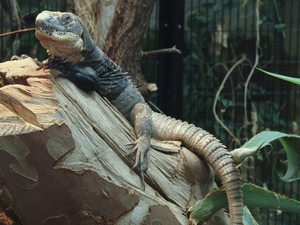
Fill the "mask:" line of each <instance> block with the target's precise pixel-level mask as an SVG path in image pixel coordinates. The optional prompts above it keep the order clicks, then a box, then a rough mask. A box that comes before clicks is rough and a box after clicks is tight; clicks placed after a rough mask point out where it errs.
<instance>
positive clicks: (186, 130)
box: [152, 113, 244, 225]
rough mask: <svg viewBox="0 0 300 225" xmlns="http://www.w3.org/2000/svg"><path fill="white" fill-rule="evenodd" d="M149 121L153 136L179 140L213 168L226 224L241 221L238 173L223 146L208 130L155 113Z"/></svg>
mask: <svg viewBox="0 0 300 225" xmlns="http://www.w3.org/2000/svg"><path fill="white" fill-rule="evenodd" d="M152 121H153V125H154V126H153V133H152V136H153V137H154V138H157V139H160V140H180V141H182V142H183V143H184V145H185V146H186V147H187V148H189V149H190V150H191V151H192V152H194V153H195V154H196V155H198V156H200V157H202V158H204V159H205V160H206V162H207V163H208V164H209V165H210V166H211V167H212V168H213V169H214V171H215V172H216V174H217V175H218V176H219V177H220V179H221V182H222V185H223V186H224V189H225V191H226V194H227V199H228V205H229V214H230V225H242V224H243V222H242V215H243V206H244V202H243V192H242V187H241V181H240V175H239V172H238V170H237V168H236V165H235V163H234V161H233V159H232V157H231V154H230V153H229V152H228V150H227V149H226V147H225V146H224V145H222V144H221V143H220V141H219V140H218V139H217V138H215V137H214V136H213V135H212V134H210V133H208V132H207V131H205V130H203V129H201V128H199V127H196V126H194V125H192V124H189V123H187V122H182V121H181V120H176V119H174V118H171V117H167V116H165V115H162V114H159V113H153V115H152Z"/></svg>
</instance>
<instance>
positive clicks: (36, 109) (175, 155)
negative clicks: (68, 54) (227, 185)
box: [0, 58, 228, 225]
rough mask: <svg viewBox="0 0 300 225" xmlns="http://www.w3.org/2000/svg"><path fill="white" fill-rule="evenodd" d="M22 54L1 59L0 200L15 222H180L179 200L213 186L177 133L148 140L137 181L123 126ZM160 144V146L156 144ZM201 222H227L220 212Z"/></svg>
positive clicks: (129, 132) (89, 96)
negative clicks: (146, 164)
mask: <svg viewBox="0 0 300 225" xmlns="http://www.w3.org/2000/svg"><path fill="white" fill-rule="evenodd" d="M37 68H38V66H37V65H36V64H35V62H34V60H32V59H30V58H28V59H24V60H20V61H9V62H4V63H1V64H0V75H1V77H2V79H3V84H5V85H4V86H3V87H1V88H0V178H1V179H0V184H1V186H0V187H1V189H0V200H1V202H2V203H5V205H6V210H7V211H9V212H10V213H13V214H15V215H16V216H17V217H18V218H19V219H20V220H21V222H22V224H30V225H35V224H39V225H40V224H44V225H46V224H47V225H48V224H72V225H73V224H188V221H187V219H186V216H185V212H186V209H187V208H188V207H190V206H191V205H193V204H195V202H196V201H197V200H199V199H202V198H203V196H204V195H205V194H207V193H208V192H209V191H211V190H213V189H215V188H216V185H215V183H214V181H213V173H212V171H211V169H210V168H209V167H208V166H207V165H206V164H205V163H204V162H203V161H202V160H200V159H199V158H197V157H196V156H195V155H194V154H193V153H191V152H190V151H189V150H187V149H186V148H184V147H182V146H181V143H179V142H160V141H157V140H152V143H151V144H152V149H151V163H150V168H149V170H148V171H147V173H146V177H145V178H146V187H145V190H142V186H141V180H140V177H139V171H138V170H134V171H133V170H131V169H130V168H131V167H132V165H133V163H134V156H129V157H124V155H126V154H127V152H128V148H127V147H126V144H128V143H131V142H132V141H134V140H135V134H134V131H133V129H132V127H131V125H130V124H129V123H128V122H127V120H125V119H124V118H123V116H122V115H121V114H120V113H119V112H118V111H117V110H116V109H115V108H114V107H113V106H111V104H110V103H109V102H108V101H107V100H106V99H103V98H102V97H100V96H99V95H98V94H97V93H94V92H93V93H85V92H82V91H81V90H79V89H78V88H77V87H76V86H74V84H73V83H71V82H70V81H68V80H66V79H62V78H54V77H55V76H56V74H57V71H47V70H43V69H41V70H37ZM155 149H158V150H159V151H156V150H155ZM207 224H228V218H227V216H226V215H225V213H224V212H223V211H220V212H218V213H217V214H216V215H215V216H214V217H212V218H211V219H210V220H209V221H208V223H207Z"/></svg>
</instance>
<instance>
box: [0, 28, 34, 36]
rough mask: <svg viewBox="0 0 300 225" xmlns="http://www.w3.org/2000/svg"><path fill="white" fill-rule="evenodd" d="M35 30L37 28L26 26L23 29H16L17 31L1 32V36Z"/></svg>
mask: <svg viewBox="0 0 300 225" xmlns="http://www.w3.org/2000/svg"><path fill="white" fill-rule="evenodd" d="M33 30H35V28H26V29H21V30H15V31H11V32H6V33H3V34H0V37H4V36H8V35H11V34H18V33H23V32H28V31H33Z"/></svg>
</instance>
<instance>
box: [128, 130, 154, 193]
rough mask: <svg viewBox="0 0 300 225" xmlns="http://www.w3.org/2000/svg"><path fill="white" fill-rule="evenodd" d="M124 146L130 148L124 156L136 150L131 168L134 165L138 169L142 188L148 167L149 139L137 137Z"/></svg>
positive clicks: (133, 167)
mask: <svg viewBox="0 0 300 225" xmlns="http://www.w3.org/2000/svg"><path fill="white" fill-rule="evenodd" d="M126 147H129V148H132V149H131V150H130V151H129V152H128V154H127V155H125V157H126V156H129V155H132V154H133V153H134V152H136V156H135V163H134V165H133V166H132V168H131V169H135V168H136V167H138V168H139V170H140V176H141V179H142V186H143V189H145V178H144V173H145V172H146V171H147V170H148V168H149V161H150V151H149V147H150V140H148V138H146V137H143V136H141V137H139V138H138V139H137V140H136V141H134V142H132V143H130V144H127V145H126Z"/></svg>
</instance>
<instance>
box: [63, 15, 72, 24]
mask: <svg viewBox="0 0 300 225" xmlns="http://www.w3.org/2000/svg"><path fill="white" fill-rule="evenodd" d="M61 21H62V23H63V24H66V23H69V22H70V21H71V16H70V15H69V14H63V15H62V16H61Z"/></svg>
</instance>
